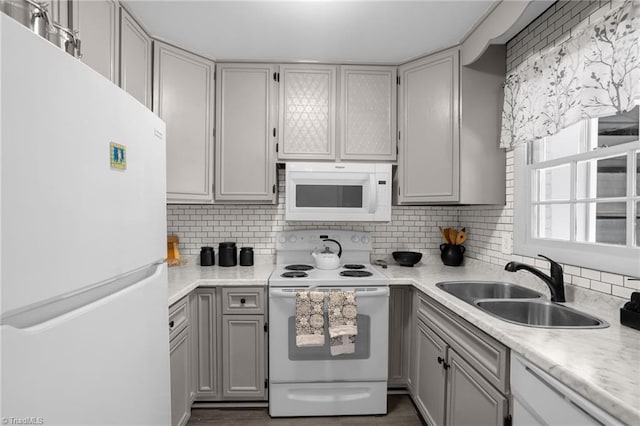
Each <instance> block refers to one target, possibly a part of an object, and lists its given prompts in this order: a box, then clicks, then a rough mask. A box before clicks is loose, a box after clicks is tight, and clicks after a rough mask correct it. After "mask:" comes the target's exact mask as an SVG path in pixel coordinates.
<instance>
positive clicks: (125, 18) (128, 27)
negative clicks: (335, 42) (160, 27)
mask: <svg viewBox="0 0 640 426" xmlns="http://www.w3.org/2000/svg"><path fill="white" fill-rule="evenodd" d="M151 52H152V50H151V38H150V37H149V36H148V35H147V33H146V32H145V31H144V30H143V29H142V27H141V26H140V25H139V24H138V23H137V22H136V21H135V20H134V19H133V17H132V16H131V15H130V14H129V13H128V12H127V11H126V10H125V9H124V8H120V77H119V82H120V87H122V88H123V89H124V90H125V91H127V93H129V94H130V95H131V96H133V97H134V98H136V99H137V100H138V101H140V103H142V104H144V105H145V106H146V107H147V108H149V109H151V89H152V88H151Z"/></svg>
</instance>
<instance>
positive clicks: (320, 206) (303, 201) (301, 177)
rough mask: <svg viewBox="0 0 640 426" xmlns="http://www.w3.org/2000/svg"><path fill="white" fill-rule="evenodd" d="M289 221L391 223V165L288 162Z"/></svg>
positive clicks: (287, 200)
mask: <svg viewBox="0 0 640 426" xmlns="http://www.w3.org/2000/svg"><path fill="white" fill-rule="evenodd" d="M285 175H286V188H285V197H286V207H285V219H286V220H306V221H323V222H326V221H363V222H387V221H389V220H391V164H377V163H287V165H286V171H285Z"/></svg>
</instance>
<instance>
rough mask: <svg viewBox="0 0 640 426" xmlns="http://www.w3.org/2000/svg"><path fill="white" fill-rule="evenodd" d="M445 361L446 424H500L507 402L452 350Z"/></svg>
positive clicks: (507, 405) (503, 419)
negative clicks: (446, 373)
mask: <svg viewBox="0 0 640 426" xmlns="http://www.w3.org/2000/svg"><path fill="white" fill-rule="evenodd" d="M448 362H449V365H450V369H449V374H450V376H449V380H448V383H447V425H471V424H474V425H496V426H501V425H503V424H504V421H505V417H506V416H507V414H508V409H509V404H508V401H507V399H506V398H505V397H504V396H503V395H502V394H501V393H500V392H498V391H497V390H496V389H495V388H494V387H493V386H491V384H490V383H489V382H488V381H487V380H485V379H484V378H483V377H482V376H481V375H480V374H478V373H477V372H476V371H475V370H474V369H473V367H471V365H469V364H468V363H467V362H465V361H464V359H463V358H462V357H461V356H460V355H458V354H457V353H456V352H455V351H454V350H451V349H450V350H449V360H448Z"/></svg>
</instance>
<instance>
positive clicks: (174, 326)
mask: <svg viewBox="0 0 640 426" xmlns="http://www.w3.org/2000/svg"><path fill="white" fill-rule="evenodd" d="M187 299H188V298H187V297H184V298H182V299H180V300H179V301H177V302H176V303H174V304H173V305H171V307H169V340H170V341H171V340H172V339H173V338H174V337H176V336H177V335H178V334H180V332H181V331H182V330H184V329H185V328H187V326H188V325H189V310H188V304H187Z"/></svg>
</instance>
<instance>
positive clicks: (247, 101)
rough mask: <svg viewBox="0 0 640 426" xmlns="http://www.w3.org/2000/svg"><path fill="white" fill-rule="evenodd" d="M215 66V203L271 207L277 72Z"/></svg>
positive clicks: (261, 67)
mask: <svg viewBox="0 0 640 426" xmlns="http://www.w3.org/2000/svg"><path fill="white" fill-rule="evenodd" d="M217 67H218V68H217V81H216V156H215V200H216V201H220V202H256V203H275V201H276V170H275V134H274V133H275V129H276V127H277V87H276V84H277V83H276V82H275V81H274V78H273V75H274V73H275V72H276V67H275V66H273V65H266V64H263V65H252V64H218V66H217Z"/></svg>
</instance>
